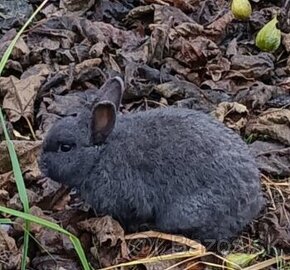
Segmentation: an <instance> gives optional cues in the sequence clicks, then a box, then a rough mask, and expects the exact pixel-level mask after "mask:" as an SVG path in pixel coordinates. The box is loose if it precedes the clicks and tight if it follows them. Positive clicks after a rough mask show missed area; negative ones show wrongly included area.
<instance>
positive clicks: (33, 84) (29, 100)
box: [0, 75, 45, 122]
mask: <svg viewBox="0 0 290 270" xmlns="http://www.w3.org/2000/svg"><path fill="white" fill-rule="evenodd" d="M44 80H45V78H44V77H43V76H30V77H28V78H26V79H23V80H21V79H20V80H19V79H18V78H16V77H14V76H13V75H11V76H10V77H8V78H1V80H0V88H2V89H4V90H5V91H6V95H5V97H4V101H3V109H4V110H5V111H6V114H7V116H8V119H9V120H10V121H11V122H16V121H18V120H19V119H20V118H21V117H24V118H26V119H29V120H30V121H32V122H33V121H34V117H33V116H34V107H33V106H34V100H35V97H36V94H37V91H38V90H39V88H40V86H41V84H42V83H43V82H44Z"/></svg>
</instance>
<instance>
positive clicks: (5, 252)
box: [0, 226, 22, 270]
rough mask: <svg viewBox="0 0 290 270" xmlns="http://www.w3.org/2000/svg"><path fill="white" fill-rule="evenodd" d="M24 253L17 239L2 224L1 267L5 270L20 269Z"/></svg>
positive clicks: (0, 240)
mask: <svg viewBox="0 0 290 270" xmlns="http://www.w3.org/2000/svg"><path fill="white" fill-rule="evenodd" d="M21 257H22V253H21V251H20V250H19V249H18V247H17V246H16V243H15V240H14V239H13V238H12V237H10V236H9V235H8V233H7V232H6V231H4V230H2V229H1V226H0V258H1V259H0V268H1V269H2V267H3V270H13V269H20V264H21Z"/></svg>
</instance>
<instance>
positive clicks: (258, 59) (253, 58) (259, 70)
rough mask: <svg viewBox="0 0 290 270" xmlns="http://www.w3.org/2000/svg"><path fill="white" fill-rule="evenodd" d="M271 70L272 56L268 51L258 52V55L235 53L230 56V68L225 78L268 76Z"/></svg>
mask: <svg viewBox="0 0 290 270" xmlns="http://www.w3.org/2000/svg"><path fill="white" fill-rule="evenodd" d="M273 70H274V62H273V56H272V55H271V54H269V53H259V54H258V55H241V54H236V55H233V56H232V58H231V70H230V71H229V72H228V74H227V75H226V76H225V79H231V78H236V79H237V78H240V79H241V78H242V79H245V80H254V79H259V78H262V77H266V76H270V75H271V72H273Z"/></svg>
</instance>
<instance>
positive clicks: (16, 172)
mask: <svg viewBox="0 0 290 270" xmlns="http://www.w3.org/2000/svg"><path fill="white" fill-rule="evenodd" d="M47 2H48V0H44V1H43V2H42V4H41V5H40V6H39V7H38V8H37V9H36V10H35V12H34V13H33V14H32V15H31V16H30V18H29V19H28V20H27V21H26V23H25V24H24V25H23V26H22V28H21V29H20V31H19V32H18V33H17V35H16V36H15V38H14V39H13V40H12V41H11V43H10V44H9V46H8V48H7V50H6V51H5V53H4V55H3V57H2V59H1V61H0V76H1V74H2V72H3V69H4V67H5V65H6V63H7V61H8V59H9V57H10V55H11V53H12V51H13V48H14V46H15V44H16V42H17V40H18V39H19V37H20V36H21V35H22V33H23V32H24V31H25V29H26V28H27V27H28V25H29V24H30V23H31V22H32V20H33V19H34V17H35V16H36V15H37V14H38V12H39V11H40V10H41V9H42V8H43V7H44V5H45V4H46V3H47ZM0 118H1V123H2V126H3V130H4V134H5V139H6V142H7V146H8V150H9V154H10V158H11V162H12V167H13V173H14V176H15V180H16V184H17V188H18V192H19V196H20V200H21V202H22V204H23V208H24V211H25V212H28V211H29V204H28V199H27V194H26V189H25V185H24V181H23V179H22V173H21V170H20V166H19V163H18V159H17V155H16V153H15V149H14V146H13V143H12V142H11V141H10V139H9V136H8V132H7V130H6V126H5V123H4V117H3V114H2V111H1V108H0ZM28 231H29V223H28V222H25V230H24V240H23V257H22V261H21V269H22V270H25V268H26V258H27V254H28V246H29V234H28V233H27V232H28Z"/></svg>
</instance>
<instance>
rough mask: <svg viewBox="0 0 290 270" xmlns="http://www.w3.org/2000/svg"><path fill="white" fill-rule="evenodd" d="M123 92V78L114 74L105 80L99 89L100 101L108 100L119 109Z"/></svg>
mask: <svg viewBox="0 0 290 270" xmlns="http://www.w3.org/2000/svg"><path fill="white" fill-rule="evenodd" d="M123 92H124V82H123V80H122V79H121V78H120V77H118V76H116V77H113V78H111V79H109V80H107V81H106V82H105V83H104V85H103V86H102V87H101V89H100V93H101V98H100V101H110V102H112V103H113V104H114V105H115V108H116V110H117V111H118V110H119V107H120V104H121V100H122V96H123Z"/></svg>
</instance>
